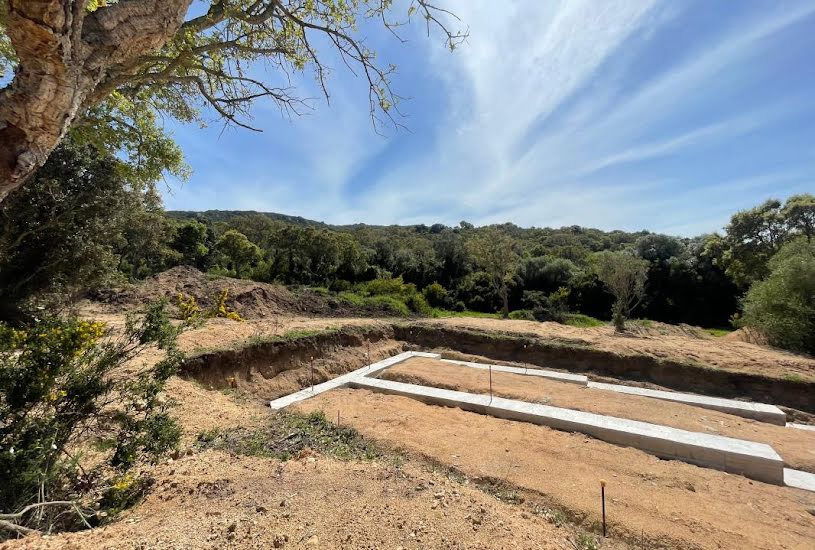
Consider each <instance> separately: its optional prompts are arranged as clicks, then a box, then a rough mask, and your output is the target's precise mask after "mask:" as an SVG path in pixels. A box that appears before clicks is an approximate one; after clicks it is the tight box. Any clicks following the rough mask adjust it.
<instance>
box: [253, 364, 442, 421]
mask: <svg viewBox="0 0 815 550" xmlns="http://www.w3.org/2000/svg"><path fill="white" fill-rule="evenodd" d="M411 357H427V358H430V359H438V358H440V357H441V355H439V354H438V353H425V352H422V351H406V352H403V353H400V354H399V355H394V356H393V357H388V358H387V359H383V360H382V361H377V362H376V363H372V364H370V365H368V366H367V367H362V368H361V369H357V370H355V371H352V372H349V373H347V374H343V375H342V376H338V377H336V378H332V379H331V380H328V381H326V382H323V383H321V384H317V385H315V386H313V387H309V388H304V389H302V390H300V391H298V392H295V393H291V394H289V395H285V396H283V397H281V398H279V399H275V400H274V401H271V402H269V406H270V407H271V408H272V409H275V410H277V409H282V408H284V407H288V406H289V405H291V404H293V403H297V402H298V401H303V400H305V399H308V398H310V397H314V396H315V395H320V394H321V393H324V392H327V391H329V390H333V389H336V388H343V387H345V386H347V385H348V382H350V381H351V380H352V379H354V378H358V377H362V376H370V375H372V374H375V373H377V372H380V371H382V370H384V369H386V368H388V367H392V366H393V365H395V364H397V363H401V362H402V361H406V360H407V359H410V358H411Z"/></svg>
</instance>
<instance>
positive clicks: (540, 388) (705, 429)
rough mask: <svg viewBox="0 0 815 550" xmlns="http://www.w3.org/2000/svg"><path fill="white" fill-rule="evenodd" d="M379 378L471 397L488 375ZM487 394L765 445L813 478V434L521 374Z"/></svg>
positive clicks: (409, 371) (483, 388)
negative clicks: (465, 394) (460, 392)
mask: <svg viewBox="0 0 815 550" xmlns="http://www.w3.org/2000/svg"><path fill="white" fill-rule="evenodd" d="M380 378H385V379H388V380H395V381H397V382H407V383H414V384H422V385H427V386H435V387H438V388H446V389H451V390H458V391H466V392H472V393H482V394H487V393H489V389H490V384H489V372H488V371H484V370H478V369H472V368H468V367H464V366H459V365H454V364H450V363H443V362H441V361H438V360H435V359H425V358H418V357H416V358H412V359H409V360H407V361H404V362H402V363H399V364H397V365H394V366H393V367H391V368H390V369H388V370H386V371H384V372H383V373H382V374H381V375H380ZM492 388H493V393H494V394H495V395H498V396H500V397H507V398H510V399H521V400H524V401H530V402H533V403H543V404H545V405H552V406H555V407H564V408H567V409H576V410H580V411H586V412H591V413H596V414H602V415H607V416H616V417H619V418H628V419H631V420H640V421H642V422H650V423H652V424H659V425H663V426H671V427H673V428H679V429H682V430H689V431H692V432H702V433H709V434H716V435H723V436H727V437H735V438H738V439H746V440H749V441H757V442H760V443H767V444H769V445H770V446H772V447H773V448H774V449H775V450H776V451H777V452H778V454H780V455H781V457H782V458H783V459H784V461H785V463H786V464H787V465H789V467H791V468H796V469H799V470H806V471H809V472H815V432H807V431H804V430H792V429H790V428H785V427H783V426H775V425H772V424H767V423H764V422H758V421H756V420H751V419H747V418H742V417H740V416H734V415H731V414H726V413H722V412H718V411H713V410H709V409H701V408H698V407H693V406H690V405H684V404H681V403H672V402H669V401H660V400H658V399H650V398H647V397H640V396H636V395H626V394H620V393H614V392H611V391H604V390H597V389H592V388H588V387H585V386H578V385H576V384H568V383H564V382H555V381H551V380H546V379H542V378H539V377H532V376H524V375H520V374H511V373H503V372H493V373H492Z"/></svg>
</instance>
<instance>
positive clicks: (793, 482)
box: [784, 468, 815, 492]
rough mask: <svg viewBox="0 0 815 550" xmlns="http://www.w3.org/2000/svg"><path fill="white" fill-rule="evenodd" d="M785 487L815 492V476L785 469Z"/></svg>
mask: <svg viewBox="0 0 815 550" xmlns="http://www.w3.org/2000/svg"><path fill="white" fill-rule="evenodd" d="M784 485H787V486H788V487H795V488H796V489H803V490H804V491H813V492H815V474H810V473H809V472H802V471H800V470H791V469H790V468H784Z"/></svg>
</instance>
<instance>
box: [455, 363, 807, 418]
mask: <svg viewBox="0 0 815 550" xmlns="http://www.w3.org/2000/svg"><path fill="white" fill-rule="evenodd" d="M441 361H442V362H443V363H450V364H454V365H460V366H463V367H469V368H472V369H483V370H486V369H488V368H490V365H487V364H484V363H474V362H472V361H456V360H453V359H442V360H441ZM491 366H492V370H493V371H494V372H508V373H511V374H520V375H522V376H538V377H541V378H548V379H550V380H556V381H558V382H569V383H572V384H578V385H582V386H588V387H589V388H592V389H596V390H605V391H613V392H617V393H625V394H629V395H638V396H640V397H650V398H652V399H661V400H663V401H672V402H675V403H684V404H685V405H692V406H695V407H700V408H703V409H712V410H715V411H721V412H725V413H728V414H732V415H734V416H741V417H742V418H751V419H753V420H758V421H760V422H767V423H769V424H775V425H777V426H785V425H787V424H786V423H787V415H786V413H785V412H784V411H782V410H781V409H779V408H778V407H776V406H775V405H769V404H767V403H748V402H745V401H736V400H735V399H723V398H721V397H708V396H705V395H696V394H692V393H680V392H671V391H662V390H651V389H647V388H637V387H633V386H624V385H622V384H605V383H601V382H590V381H589V379H588V378H587V377H586V376H583V375H579V374H569V373H563V372H557V371H550V370H545V369H537V368H532V369H523V368H519V367H508V366H505V365H491ZM799 426H800V425H796V426H794V427H799ZM803 429H807V428H803ZM812 429H815V427H812Z"/></svg>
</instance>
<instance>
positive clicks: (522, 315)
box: [509, 309, 535, 321]
mask: <svg viewBox="0 0 815 550" xmlns="http://www.w3.org/2000/svg"><path fill="white" fill-rule="evenodd" d="M509 318H510V319H515V320H516V321H534V320H535V316H534V315H533V314H532V310H529V309H516V310H515V311H510V312H509Z"/></svg>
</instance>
